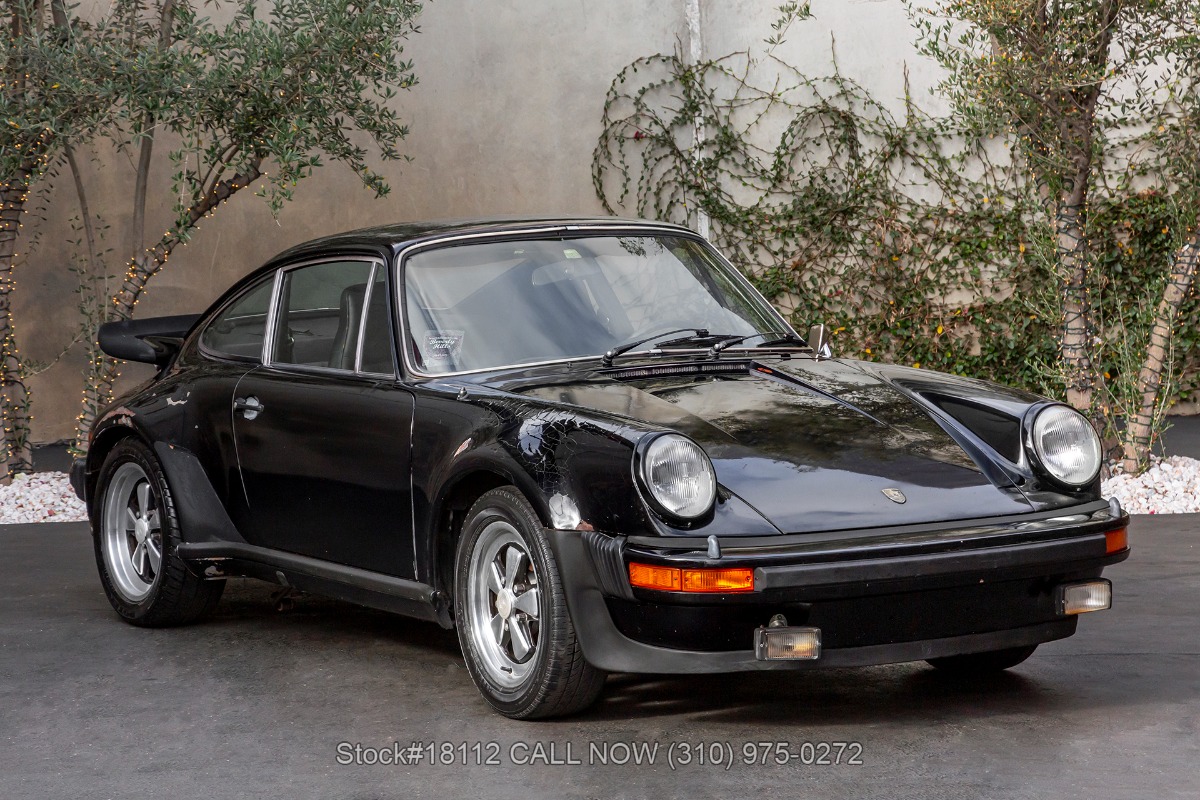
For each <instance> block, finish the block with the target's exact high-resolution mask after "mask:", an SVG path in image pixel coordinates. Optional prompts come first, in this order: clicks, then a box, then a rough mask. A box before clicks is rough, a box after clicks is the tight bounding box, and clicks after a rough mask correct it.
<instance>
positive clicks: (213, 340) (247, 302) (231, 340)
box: [200, 273, 275, 359]
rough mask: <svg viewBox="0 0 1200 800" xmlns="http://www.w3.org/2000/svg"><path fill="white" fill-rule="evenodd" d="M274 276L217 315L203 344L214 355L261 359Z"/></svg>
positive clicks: (205, 332)
mask: <svg viewBox="0 0 1200 800" xmlns="http://www.w3.org/2000/svg"><path fill="white" fill-rule="evenodd" d="M274 279H275V275H274V273H272V274H271V275H270V276H269V277H267V278H264V279H263V280H262V281H260V282H259V283H258V284H257V285H255V286H254V287H253V288H252V289H249V290H247V291H246V293H245V294H243V295H242V296H241V297H239V298H238V299H236V300H234V301H233V302H232V303H230V304H229V305H228V306H226V307H225V310H224V311H222V312H221V313H220V314H218V315H217V316H216V317H215V318H214V319H213V320H212V322H210V323H209V324H208V327H207V328H205V329H204V333H203V334H202V335H201V336H200V343H201V344H202V345H204V347H205V348H207V349H208V350H211V351H212V352H214V353H219V354H221V355H226V356H234V357H237V358H255V359H259V358H262V351H263V338H264V336H265V334H266V331H267V308H268V307H269V306H270V304H271V289H272V288H273V287H274V285H275V280H274Z"/></svg>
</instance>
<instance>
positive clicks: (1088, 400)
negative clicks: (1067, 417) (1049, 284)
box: [1055, 174, 1095, 416]
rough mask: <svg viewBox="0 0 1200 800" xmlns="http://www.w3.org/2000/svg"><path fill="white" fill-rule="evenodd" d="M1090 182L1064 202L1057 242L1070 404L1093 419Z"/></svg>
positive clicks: (1080, 181) (1057, 223)
mask: <svg viewBox="0 0 1200 800" xmlns="http://www.w3.org/2000/svg"><path fill="white" fill-rule="evenodd" d="M1086 181H1087V176H1086V174H1085V175H1083V176H1079V177H1077V182H1076V186H1075V187H1074V188H1073V189H1072V190H1071V191H1070V192H1069V193H1068V194H1067V195H1066V196H1065V197H1064V198H1063V199H1062V202H1061V204H1060V205H1059V208H1058V214H1057V218H1056V219H1055V239H1056V245H1057V248H1056V249H1057V251H1058V264H1059V269H1060V271H1061V281H1062V289H1063V305H1062V309H1063V321H1062V347H1061V353H1062V367H1063V377H1064V379H1065V381H1066V390H1067V402H1068V403H1070V404H1071V405H1072V406H1074V407H1075V408H1077V409H1079V410H1080V411H1081V412H1083V413H1084V414H1087V415H1089V416H1090V415H1091V411H1092V394H1093V389H1094V386H1095V384H1094V380H1095V376H1094V375H1093V373H1092V340H1091V301H1090V300H1089V298H1088V267H1089V264H1088V252H1087V241H1086V238H1085V235H1084V224H1085V221H1084V218H1083V203H1084V198H1085V197H1086V194H1087V193H1086V190H1085V188H1084V187H1085V186H1086Z"/></svg>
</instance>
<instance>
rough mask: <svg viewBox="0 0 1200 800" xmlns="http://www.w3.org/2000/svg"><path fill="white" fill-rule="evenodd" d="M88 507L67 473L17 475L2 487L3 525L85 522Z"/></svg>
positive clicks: (0, 506) (0, 497)
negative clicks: (75, 490) (73, 488)
mask: <svg viewBox="0 0 1200 800" xmlns="http://www.w3.org/2000/svg"><path fill="white" fill-rule="evenodd" d="M86 520H87V509H86V508H85V507H84V505H83V503H82V501H80V499H79V498H78V497H76V496H75V492H74V490H72V489H71V484H70V483H69V482H68V480H67V473H65V472H35V473H33V474H32V475H25V474H18V475H17V476H15V477H14V478H13V481H12V483H11V484H10V485H8V486H0V525H7V524H11V523H16V522H83V521H86Z"/></svg>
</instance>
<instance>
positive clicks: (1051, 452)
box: [1031, 406, 1100, 486]
mask: <svg viewBox="0 0 1200 800" xmlns="http://www.w3.org/2000/svg"><path fill="white" fill-rule="evenodd" d="M1031 438H1032V439H1033V450H1034V453H1035V454H1036V455H1037V459H1038V461H1039V462H1040V463H1041V465H1042V467H1043V468H1044V469H1045V470H1046V471H1047V472H1048V473H1050V476H1051V477H1052V478H1054V479H1055V480H1058V481H1061V482H1062V483H1065V484H1067V485H1069V486H1083V485H1085V484H1088V483H1091V482H1092V481H1093V480H1094V479H1095V477H1096V475H1097V473H1099V472H1100V438H1099V437H1098V436H1096V431H1095V430H1094V429H1093V428H1092V425H1091V423H1090V422H1088V421H1087V419H1085V418H1084V416H1083V415H1082V414H1080V413H1079V412H1078V411H1076V410H1075V409H1073V408H1069V407H1067V406H1047V407H1046V408H1043V409H1042V410H1041V411H1039V412H1038V414H1037V416H1036V417H1034V419H1033V428H1032V436H1031Z"/></svg>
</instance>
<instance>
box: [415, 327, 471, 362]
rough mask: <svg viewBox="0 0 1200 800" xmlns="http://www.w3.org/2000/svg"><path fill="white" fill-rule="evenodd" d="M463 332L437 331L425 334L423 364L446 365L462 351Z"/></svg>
mask: <svg viewBox="0 0 1200 800" xmlns="http://www.w3.org/2000/svg"><path fill="white" fill-rule="evenodd" d="M464 335H465V333H464V332H463V331H439V332H437V333H427V334H425V353H424V355H425V362H426V363H429V364H448V363H450V362H451V361H452V360H453V359H454V358H455V357H456V356H457V355H458V353H459V351H460V350H462V342H463V336H464Z"/></svg>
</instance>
